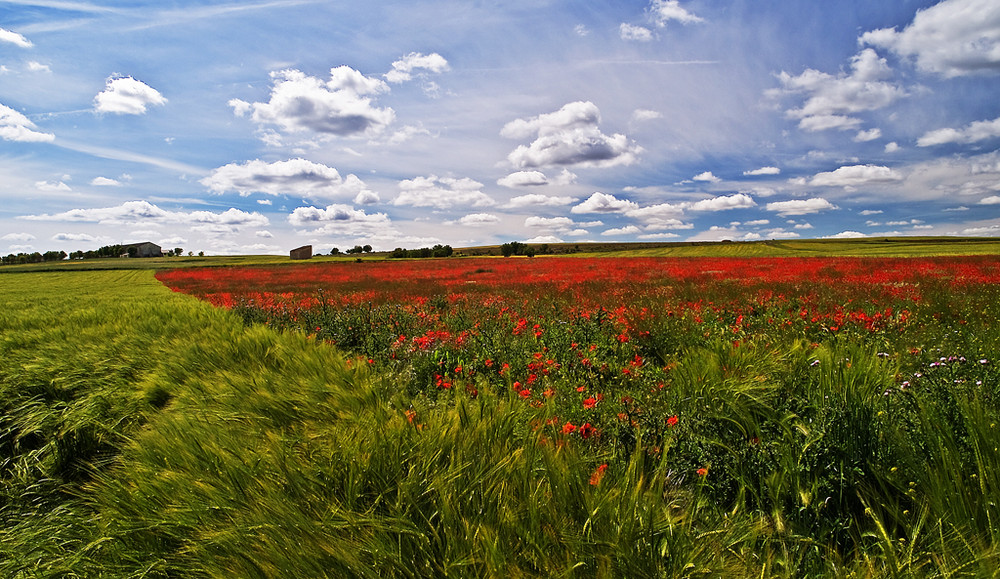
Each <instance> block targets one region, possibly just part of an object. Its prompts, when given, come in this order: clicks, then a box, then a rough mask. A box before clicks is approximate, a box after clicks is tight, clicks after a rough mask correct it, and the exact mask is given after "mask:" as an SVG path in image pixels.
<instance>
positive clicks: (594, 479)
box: [590, 463, 608, 487]
mask: <svg viewBox="0 0 1000 579" xmlns="http://www.w3.org/2000/svg"><path fill="white" fill-rule="evenodd" d="M606 470H608V465H607V463H604V464H602V465H601V466H599V467H597V469H596V470H595V471H594V473H593V474H591V475H590V484H591V485H593V486H595V487H596V486H597V485H599V484H601V479H602V478H604V471H606Z"/></svg>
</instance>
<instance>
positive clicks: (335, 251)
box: [330, 247, 340, 255]
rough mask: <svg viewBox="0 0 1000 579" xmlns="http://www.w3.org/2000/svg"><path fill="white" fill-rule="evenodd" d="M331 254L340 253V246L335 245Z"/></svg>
mask: <svg viewBox="0 0 1000 579" xmlns="http://www.w3.org/2000/svg"><path fill="white" fill-rule="evenodd" d="M330 255H340V248H339V247H334V248H333V249H331V250H330Z"/></svg>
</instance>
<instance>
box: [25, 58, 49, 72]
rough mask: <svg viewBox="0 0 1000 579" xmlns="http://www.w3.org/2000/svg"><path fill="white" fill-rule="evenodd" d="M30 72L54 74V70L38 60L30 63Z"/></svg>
mask: <svg viewBox="0 0 1000 579" xmlns="http://www.w3.org/2000/svg"><path fill="white" fill-rule="evenodd" d="M28 71H29V72H52V68H51V67H50V66H49V65H47V64H42V63H40V62H38V61H37V60H29V61H28Z"/></svg>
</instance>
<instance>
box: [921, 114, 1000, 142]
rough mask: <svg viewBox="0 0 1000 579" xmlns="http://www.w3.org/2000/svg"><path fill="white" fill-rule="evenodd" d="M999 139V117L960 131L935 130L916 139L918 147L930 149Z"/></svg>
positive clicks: (971, 124) (970, 125) (973, 124)
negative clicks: (948, 144)
mask: <svg viewBox="0 0 1000 579" xmlns="http://www.w3.org/2000/svg"><path fill="white" fill-rule="evenodd" d="M996 137H1000V117H997V118H995V119H993V120H992V121H976V122H974V123H970V124H968V125H966V126H965V127H962V128H961V129H949V128H945V129H936V130H933V131H929V132H927V133H925V134H924V136H922V137H920V138H919V139H917V146H918V147H930V146H933V145H944V144H947V143H961V144H969V143H976V142H979V141H985V140H987V139H994V138H996Z"/></svg>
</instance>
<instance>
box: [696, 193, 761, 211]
mask: <svg viewBox="0 0 1000 579" xmlns="http://www.w3.org/2000/svg"><path fill="white" fill-rule="evenodd" d="M755 205H757V204H756V203H755V202H754V200H753V198H751V197H750V196H749V195H746V194H744V193H735V194H733V195H723V196H720V197H713V198H711V199H703V200H701V201H695V202H694V203H690V204H686V205H685V209H689V210H691V211H726V210H727V209H746V208H748V207H754V206H755Z"/></svg>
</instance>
